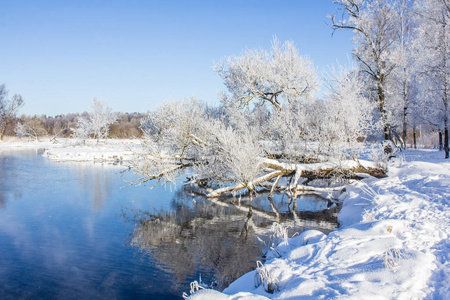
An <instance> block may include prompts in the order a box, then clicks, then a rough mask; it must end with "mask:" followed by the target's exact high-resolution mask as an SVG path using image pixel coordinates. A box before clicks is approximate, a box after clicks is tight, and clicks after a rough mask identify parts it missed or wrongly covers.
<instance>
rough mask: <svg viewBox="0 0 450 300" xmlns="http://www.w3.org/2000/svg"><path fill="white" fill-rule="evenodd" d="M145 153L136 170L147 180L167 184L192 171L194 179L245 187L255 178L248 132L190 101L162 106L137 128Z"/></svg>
mask: <svg viewBox="0 0 450 300" xmlns="http://www.w3.org/2000/svg"><path fill="white" fill-rule="evenodd" d="M142 130H143V132H144V137H145V143H146V151H147V152H146V153H143V154H141V155H139V157H138V159H137V160H136V163H135V164H136V167H137V169H138V170H140V171H139V172H140V173H141V174H142V175H144V176H146V177H147V178H149V179H163V180H164V181H172V180H173V179H174V177H176V175H177V174H178V171H180V170H181V169H183V168H185V167H193V169H194V170H195V171H196V179H200V180H201V179H208V180H217V181H218V182H235V183H241V184H244V185H246V186H247V185H248V184H249V183H250V181H251V180H252V179H253V178H254V177H255V176H257V175H258V174H259V173H260V169H261V168H260V167H259V166H258V161H257V158H258V157H259V156H260V155H261V154H262V149H261V147H260V146H259V143H258V140H257V138H256V136H254V135H252V132H251V130H249V129H248V128H247V129H244V128H241V130H237V129H235V128H233V127H232V126H230V125H226V124H224V123H223V122H222V121H220V119H218V118H215V117H214V116H213V114H211V113H207V111H206V105H205V104H203V103H201V102H199V101H197V100H196V99H187V100H184V101H180V102H168V103H165V104H164V105H162V106H160V107H158V108H157V110H156V111H155V112H153V113H150V115H149V117H148V118H147V119H146V120H145V121H144V122H143V124H142Z"/></svg>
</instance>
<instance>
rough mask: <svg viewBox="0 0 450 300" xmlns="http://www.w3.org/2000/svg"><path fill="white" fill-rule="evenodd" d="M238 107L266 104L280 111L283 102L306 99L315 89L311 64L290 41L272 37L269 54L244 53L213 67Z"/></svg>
mask: <svg viewBox="0 0 450 300" xmlns="http://www.w3.org/2000/svg"><path fill="white" fill-rule="evenodd" d="M214 69H215V70H216V71H217V72H218V73H219V75H220V76H221V77H222V79H223V80H224V83H225V85H226V86H227V88H228V90H229V91H230V93H231V94H232V95H233V100H234V101H236V102H237V103H238V104H239V106H243V105H248V104H249V103H250V102H251V101H252V100H259V101H262V102H264V101H267V102H269V103H270V104H272V105H273V106H274V107H275V108H276V109H279V110H281V109H282V108H283V107H282V104H283V102H291V101H294V100H296V99H298V98H299V97H303V98H308V97H310V96H312V95H313V94H314V92H316V91H317V89H318V84H317V75H316V70H315V69H314V67H313V64H312V62H311V61H310V60H309V59H308V58H306V57H302V56H300V55H299V53H298V50H297V48H296V47H295V46H294V44H293V43H292V42H290V41H288V42H285V43H284V44H280V42H279V41H278V39H276V38H274V40H273V42H272V47H271V51H270V52H267V51H265V50H263V49H259V50H247V51H245V52H244V54H243V55H240V56H231V57H229V58H228V59H226V63H225V62H222V63H220V64H217V65H215V66H214Z"/></svg>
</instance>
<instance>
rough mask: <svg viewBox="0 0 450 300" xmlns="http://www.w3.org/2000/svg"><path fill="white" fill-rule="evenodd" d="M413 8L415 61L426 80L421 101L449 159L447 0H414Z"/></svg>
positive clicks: (449, 12) (449, 3) (449, 36)
mask: <svg viewBox="0 0 450 300" xmlns="http://www.w3.org/2000/svg"><path fill="white" fill-rule="evenodd" d="M415 11H416V16H417V23H418V26H417V32H416V41H415V42H416V45H417V47H416V48H417V51H418V55H417V58H418V64H419V66H420V68H421V69H422V73H421V75H422V77H423V78H424V79H423V81H428V83H427V85H424V87H425V88H426V89H427V90H426V91H425V93H424V94H425V95H426V97H425V99H424V100H425V101H427V106H430V107H429V108H428V109H427V111H429V110H431V111H435V113H434V114H433V119H434V120H435V121H436V120H437V121H438V123H439V124H440V125H438V126H439V129H441V130H443V131H444V151H445V158H449V140H448V138H449V136H448V135H449V132H448V131H449V124H448V122H449V98H450V86H449V84H450V65H449V63H450V1H449V0H418V1H417V2H416V6H415Z"/></svg>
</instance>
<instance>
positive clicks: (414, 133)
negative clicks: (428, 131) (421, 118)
mask: <svg viewBox="0 0 450 300" xmlns="http://www.w3.org/2000/svg"><path fill="white" fill-rule="evenodd" d="M413 143H414V149H417V139H416V124H414V127H413Z"/></svg>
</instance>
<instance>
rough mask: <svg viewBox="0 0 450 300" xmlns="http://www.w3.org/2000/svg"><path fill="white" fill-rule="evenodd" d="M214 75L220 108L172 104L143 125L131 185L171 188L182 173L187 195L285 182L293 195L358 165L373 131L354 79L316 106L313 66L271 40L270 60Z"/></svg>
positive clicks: (241, 60)
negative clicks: (323, 173)
mask: <svg viewBox="0 0 450 300" xmlns="http://www.w3.org/2000/svg"><path fill="white" fill-rule="evenodd" d="M216 68H217V71H218V72H219V74H220V75H221V76H222V77H223V78H224V81H225V83H226V85H227V87H228V89H229V92H230V94H223V95H222V96H221V101H222V104H221V105H220V107H217V108H212V107H208V106H207V105H206V104H204V103H202V102H200V101H198V100H196V99H188V100H184V101H180V102H168V103H165V104H164V105H162V106H160V107H158V108H157V109H156V111H154V112H152V113H150V114H149V115H148V117H147V119H146V120H145V121H144V122H143V123H142V126H141V128H142V130H143V132H144V140H145V142H144V148H143V149H144V150H145V151H143V152H142V153H138V154H137V155H136V159H135V161H134V168H133V169H134V171H135V172H136V173H138V174H140V175H141V177H140V178H139V179H137V180H136V182H135V183H136V184H141V183H144V182H147V181H151V180H156V181H157V182H162V183H167V182H173V181H174V180H175V178H176V177H177V176H178V175H179V173H180V172H181V171H184V170H186V169H188V170H189V174H188V178H189V181H188V185H189V186H190V187H191V188H192V189H195V190H196V191H197V192H200V193H202V194H204V195H206V196H209V197H215V196H218V195H220V194H223V193H229V192H235V191H238V190H244V189H246V190H248V191H249V192H250V193H252V192H256V191H257V190H259V189H262V188H267V189H270V190H271V192H273V191H274V190H275V189H279V188H280V187H279V186H278V183H279V181H280V179H281V178H282V177H283V176H287V177H292V179H293V180H292V181H291V182H292V183H293V184H291V185H290V186H289V187H287V188H285V189H287V190H289V191H292V192H294V194H296V192H297V190H298V189H301V188H304V186H303V187H302V186H301V182H302V181H303V180H302V179H301V177H309V178H311V177H314V176H317V174H316V173H315V172H318V171H320V170H324V169H327V170H328V171H329V172H328V173H329V174H333V173H335V172H333V170H332V169H333V166H334V165H333V164H330V163H329V161H331V160H336V158H338V160H339V161H340V162H342V161H344V160H345V159H349V158H350V159H357V157H358V155H357V147H356V145H357V143H356V139H357V138H359V137H362V136H364V134H365V131H366V130H368V129H369V128H370V126H371V122H370V117H369V116H370V112H371V110H372V107H371V106H370V105H369V103H368V101H367V100H366V99H365V98H364V96H363V93H362V90H361V82H360V80H359V78H358V77H357V75H356V72H353V71H347V70H345V69H340V70H339V71H336V72H334V73H333V74H330V76H329V84H328V87H329V89H328V92H327V99H322V100H321V99H317V98H316V97H315V91H317V83H316V74H315V70H314V68H313V66H312V63H311V62H310V61H309V59H307V58H304V57H301V56H300V55H299V53H298V51H297V50H296V49H295V47H294V46H293V44H292V43H290V42H288V43H285V44H283V45H282V46H280V45H279V42H278V41H277V40H275V41H274V42H273V46H272V50H271V52H270V53H267V52H265V51H262V50H259V51H246V52H245V53H244V54H243V55H242V56H239V57H232V58H230V59H228V60H227V64H223V65H222V66H220V67H217V66H216ZM354 166H356V165H355V163H353V164H352V167H354Z"/></svg>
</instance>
